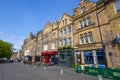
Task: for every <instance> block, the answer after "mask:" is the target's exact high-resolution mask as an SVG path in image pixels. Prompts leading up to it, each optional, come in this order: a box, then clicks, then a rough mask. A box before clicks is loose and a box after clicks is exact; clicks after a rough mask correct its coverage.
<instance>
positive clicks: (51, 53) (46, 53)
mask: <svg viewBox="0 0 120 80" xmlns="http://www.w3.org/2000/svg"><path fill="white" fill-rule="evenodd" d="M41 54H42V55H55V54H57V51H51V52H42V53H41Z"/></svg>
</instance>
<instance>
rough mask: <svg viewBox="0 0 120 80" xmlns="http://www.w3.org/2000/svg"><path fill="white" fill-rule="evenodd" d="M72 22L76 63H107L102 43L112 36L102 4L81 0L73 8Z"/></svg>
mask: <svg viewBox="0 0 120 80" xmlns="http://www.w3.org/2000/svg"><path fill="white" fill-rule="evenodd" d="M73 23H74V47H75V57H76V59H75V60H76V63H77V64H78V65H82V64H83V65H84V64H102V65H107V63H106V54H105V53H106V50H105V48H104V47H105V46H104V43H106V42H109V41H110V40H111V38H112V37H110V34H109V33H110V30H111V29H110V25H109V23H108V16H107V15H106V10H105V6H104V4H97V3H94V2H90V1H88V0H81V2H80V4H79V6H78V7H77V8H75V9H74V15H73Z"/></svg>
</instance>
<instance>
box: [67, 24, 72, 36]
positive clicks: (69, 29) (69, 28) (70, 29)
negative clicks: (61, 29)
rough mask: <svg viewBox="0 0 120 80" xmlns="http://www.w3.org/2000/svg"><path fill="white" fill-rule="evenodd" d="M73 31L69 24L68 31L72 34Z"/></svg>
mask: <svg viewBox="0 0 120 80" xmlns="http://www.w3.org/2000/svg"><path fill="white" fill-rule="evenodd" d="M71 32H72V27H71V26H69V27H68V33H69V34H70V33H71Z"/></svg>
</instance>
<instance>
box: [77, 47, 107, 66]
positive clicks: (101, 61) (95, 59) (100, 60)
mask: <svg viewBox="0 0 120 80" xmlns="http://www.w3.org/2000/svg"><path fill="white" fill-rule="evenodd" d="M76 57H77V58H76V62H77V65H85V64H87V65H90V64H97V65H106V61H105V53H104V51H103V50H102V49H101V50H89V51H81V50H77V51H76Z"/></svg>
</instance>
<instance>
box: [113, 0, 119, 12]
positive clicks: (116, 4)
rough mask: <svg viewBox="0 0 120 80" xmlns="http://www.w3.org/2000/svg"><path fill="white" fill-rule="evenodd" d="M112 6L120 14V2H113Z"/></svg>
mask: <svg viewBox="0 0 120 80" xmlns="http://www.w3.org/2000/svg"><path fill="white" fill-rule="evenodd" d="M114 5H115V9H116V12H120V0H115V2H114Z"/></svg>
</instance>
